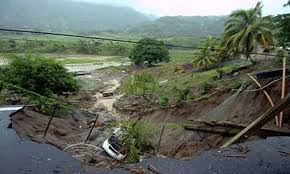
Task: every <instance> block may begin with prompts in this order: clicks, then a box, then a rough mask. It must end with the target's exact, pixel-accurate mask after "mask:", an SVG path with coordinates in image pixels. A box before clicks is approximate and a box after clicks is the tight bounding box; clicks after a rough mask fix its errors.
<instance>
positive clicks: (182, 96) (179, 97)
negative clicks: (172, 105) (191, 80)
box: [175, 88, 190, 104]
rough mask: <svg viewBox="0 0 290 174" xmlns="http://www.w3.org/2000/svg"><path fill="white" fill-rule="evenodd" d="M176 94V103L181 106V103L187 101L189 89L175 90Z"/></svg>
mask: <svg viewBox="0 0 290 174" xmlns="http://www.w3.org/2000/svg"><path fill="white" fill-rule="evenodd" d="M175 91H177V93H176V103H177V104H181V103H182V102H185V101H187V98H188V94H189V93H190V88H185V89H177V88H176V89H175Z"/></svg>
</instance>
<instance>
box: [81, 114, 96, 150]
mask: <svg viewBox="0 0 290 174" xmlns="http://www.w3.org/2000/svg"><path fill="white" fill-rule="evenodd" d="M98 119H99V115H97V117H96V119H95V121H94V124H93V125H92V128H91V130H90V132H89V134H88V136H87V138H86V140H85V142H84V144H87V142H88V140H89V138H90V136H91V134H92V132H93V129H94V128H95V126H96V123H97V121H98Z"/></svg>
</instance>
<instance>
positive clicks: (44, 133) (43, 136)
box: [43, 104, 58, 138]
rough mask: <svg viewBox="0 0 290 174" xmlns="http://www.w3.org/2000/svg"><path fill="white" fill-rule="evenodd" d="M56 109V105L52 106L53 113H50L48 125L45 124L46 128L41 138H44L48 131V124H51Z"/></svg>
mask: <svg viewBox="0 0 290 174" xmlns="http://www.w3.org/2000/svg"><path fill="white" fill-rule="evenodd" d="M57 108H58V105H57V104H56V105H54V108H53V112H52V114H51V117H50V119H49V121H48V123H47V126H46V129H45V132H44V135H43V138H45V136H46V133H47V131H48V128H49V126H50V123H51V121H52V119H53V117H54V114H55V112H56V110H57Z"/></svg>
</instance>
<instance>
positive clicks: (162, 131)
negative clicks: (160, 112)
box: [156, 125, 165, 155]
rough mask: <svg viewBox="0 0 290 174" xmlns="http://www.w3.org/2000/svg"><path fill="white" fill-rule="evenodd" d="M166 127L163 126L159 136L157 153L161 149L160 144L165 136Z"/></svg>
mask: <svg viewBox="0 0 290 174" xmlns="http://www.w3.org/2000/svg"><path fill="white" fill-rule="evenodd" d="M164 128H165V126H164V125H163V126H162V129H161V133H160V137H159V141H158V146H157V151H156V155H157V154H158V153H159V149H160V145H161V141H162V137H163V133H164Z"/></svg>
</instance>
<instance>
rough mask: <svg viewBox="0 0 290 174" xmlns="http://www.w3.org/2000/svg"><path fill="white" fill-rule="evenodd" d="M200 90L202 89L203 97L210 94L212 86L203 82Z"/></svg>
mask: <svg viewBox="0 0 290 174" xmlns="http://www.w3.org/2000/svg"><path fill="white" fill-rule="evenodd" d="M202 88H203V93H202V94H203V95H205V94H208V93H209V92H210V90H211V89H212V88H213V84H211V83H208V82H205V83H203V84H202Z"/></svg>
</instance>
